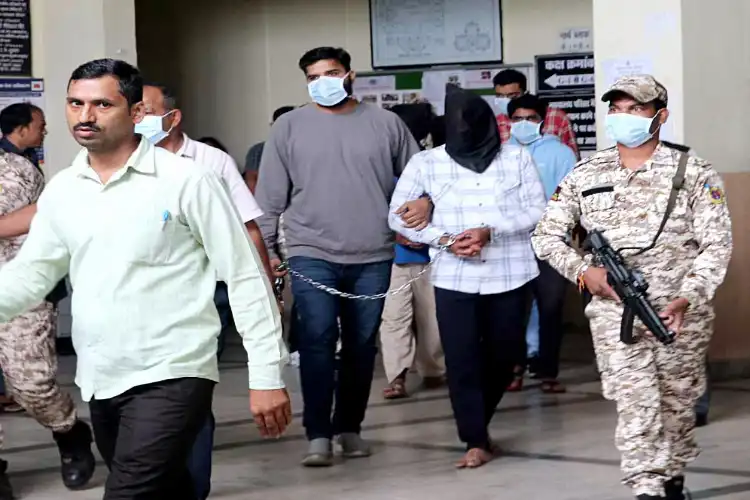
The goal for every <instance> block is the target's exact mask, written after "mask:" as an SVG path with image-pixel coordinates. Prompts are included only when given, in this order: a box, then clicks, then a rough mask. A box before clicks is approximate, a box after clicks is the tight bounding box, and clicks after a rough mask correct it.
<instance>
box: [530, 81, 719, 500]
mask: <svg viewBox="0 0 750 500" xmlns="http://www.w3.org/2000/svg"><path fill="white" fill-rule="evenodd" d="M602 100H603V101H605V102H608V103H609V104H610V107H609V114H608V116H607V132H608V134H609V135H610V137H611V138H612V139H613V140H614V141H615V142H616V143H617V146H616V147H614V148H611V149H606V150H603V151H599V152H598V153H596V154H595V155H593V156H592V157H590V158H588V159H587V160H584V161H582V162H580V163H579V164H578V165H577V167H576V168H575V169H574V170H573V171H572V172H571V173H570V174H569V175H568V176H567V177H566V178H565V180H563V182H562V183H561V184H560V186H559V187H558V189H557V191H556V192H555V194H554V195H553V196H552V199H551V200H550V202H549V204H548V206H547V210H546V213H545V214H544V216H543V218H542V220H541V221H540V222H539V224H538V226H537V228H536V230H535V232H534V234H533V236H532V244H533V246H534V250H535V251H536V254H537V256H538V257H539V258H540V259H542V260H546V261H547V262H549V264H550V265H551V266H552V267H554V268H555V269H557V271H558V272H560V273H561V274H563V275H564V276H566V277H567V278H568V279H570V280H571V281H574V282H578V283H579V285H580V286H581V287H586V288H587V289H588V290H589V291H590V292H591V293H592V294H593V295H594V298H593V300H592V301H591V303H590V304H589V305H588V306H587V308H586V316H587V317H588V319H589V321H590V325H591V333H592V336H593V341H594V348H595V352H596V359H597V364H598V366H599V371H600V373H601V379H602V387H603V392H604V396H605V397H606V398H607V399H610V400H614V401H615V402H616V403H617V412H618V416H619V420H618V425H617V431H616V444H617V447H618V449H619V450H620V453H621V456H622V471H623V474H624V478H623V483H624V484H626V485H627V486H629V487H630V488H632V490H633V492H634V494H635V495H636V496H637V498H638V499H639V500H647V499H656V498H662V497H664V496H666V498H667V499H669V500H684V499H686V498H689V497H688V496H686V494H687V493H686V491H685V490H684V488H683V483H684V477H683V471H684V469H685V466H686V465H687V463H688V462H690V461H692V460H693V459H695V457H696V456H697V455H698V452H699V450H698V448H697V447H696V445H695V443H694V441H693V428H694V426H695V414H694V406H695V403H696V401H697V400H698V398H699V397H700V396H701V394H702V393H703V391H704V387H705V355H706V349H707V347H708V343H709V340H710V338H711V334H712V330H713V319H714V309H713V307H712V304H711V301H712V299H713V297H714V293H715V291H716V288H717V287H718V286H719V285H720V284H721V282H722V281H723V280H724V276H725V274H726V271H727V266H728V264H729V259H730V256H731V253H732V233H731V223H730V218H729V210H728V209H727V203H726V198H725V194H724V187H723V183H722V180H721V177H720V176H719V174H718V173H717V172H716V170H714V168H713V167H712V166H711V165H710V164H709V163H708V162H706V161H704V160H702V159H700V158H697V157H695V156H691V155H686V156H684V157H683V156H682V155H684V154H685V153H683V152H680V151H678V150H676V149H673V148H670V147H668V146H666V145H664V144H663V143H661V142H660V141H659V129H660V127H661V125H662V124H663V123H664V122H665V121H666V120H667V117H668V111H667V91H666V89H665V88H664V87H663V86H662V85H661V84H660V83H659V82H657V81H656V80H655V79H654V78H653V77H652V76H649V75H641V76H631V77H626V78H622V79H620V80H618V81H617V82H615V84H614V85H613V86H612V87H611V88H610V89H609V90H608V91H607V92H606V93H605V94H604V96H603V97H602ZM675 179H676V180H677V181H678V182H677V183H676V187H675V189H674V195H676V197H674V198H673V199H674V203H673V204H670V203H668V201H669V199H670V195H671V194H672V191H673V180H675ZM680 180H681V182H680ZM674 195H673V196H674ZM667 205H673V207H672V209H671V210H669V211H668V210H667ZM662 220H664V221H665V224H664V227H663V231H661V232H660V231H659V228H660V226H661V224H662ZM579 222H580V224H581V225H582V226H583V228H584V229H586V230H588V231H591V230H593V229H598V230H601V231H603V232H604V235H605V236H606V237H607V238H608V239H609V241H610V242H611V244H612V246H613V248H615V249H622V252H621V253H622V255H623V256H624V258H625V261H626V263H627V265H628V266H629V267H631V268H632V269H635V270H638V271H640V272H641V273H643V276H644V278H645V279H646V281H647V282H648V283H649V285H650V288H649V299H650V300H651V303H652V304H653V305H654V307H655V308H656V309H657V310H658V311H660V313H661V315H662V318H663V319H664V322H665V324H666V326H667V327H668V328H669V329H670V330H672V331H674V332H676V333H677V338H676V340H675V342H674V343H673V344H672V345H669V346H665V345H663V344H661V343H659V342H658V341H657V340H656V339H654V338H653V337H652V336H651V335H649V333H648V332H647V331H645V328H644V327H643V325H642V324H641V323H640V321H636V323H635V329H634V332H633V334H634V336H635V337H636V339H637V342H636V343H635V344H632V345H628V344H624V343H622V342H620V324H621V318H622V314H623V307H622V305H621V304H620V303H619V300H618V298H617V295H616V294H615V293H614V291H613V290H612V288H610V286H609V285H608V284H607V278H606V271H605V270H604V269H602V268H600V267H597V266H596V263H594V262H592V258H591V256H590V255H581V254H579V253H577V252H576V251H575V250H574V249H573V248H571V247H569V246H568V245H567V244H566V243H565V236H566V235H567V234H568V231H570V230H571V229H572V228H573V227H574V226H575V225H576V223H579ZM655 237H656V240H655ZM652 245H653V246H652ZM643 249H645V251H644V250H643Z"/></svg>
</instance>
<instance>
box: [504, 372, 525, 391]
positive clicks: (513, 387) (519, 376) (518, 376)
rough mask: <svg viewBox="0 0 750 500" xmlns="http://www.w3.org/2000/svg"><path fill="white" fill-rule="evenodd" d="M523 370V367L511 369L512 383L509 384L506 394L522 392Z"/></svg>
mask: <svg viewBox="0 0 750 500" xmlns="http://www.w3.org/2000/svg"><path fill="white" fill-rule="evenodd" d="M524 372H525V370H524V368H523V366H516V367H515V368H513V382H511V383H510V385H509V386H508V388H507V389H505V390H506V391H507V392H520V391H521V390H523V374H524Z"/></svg>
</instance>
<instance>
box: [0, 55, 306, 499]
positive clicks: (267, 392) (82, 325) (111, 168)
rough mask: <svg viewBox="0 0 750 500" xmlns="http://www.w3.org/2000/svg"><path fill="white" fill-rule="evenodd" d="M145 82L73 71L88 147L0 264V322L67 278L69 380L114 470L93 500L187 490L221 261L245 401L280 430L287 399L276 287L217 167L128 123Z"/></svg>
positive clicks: (189, 493) (188, 495) (134, 76)
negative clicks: (241, 354) (244, 368)
mask: <svg viewBox="0 0 750 500" xmlns="http://www.w3.org/2000/svg"><path fill="white" fill-rule="evenodd" d="M142 99H143V80H142V78H141V75H140V73H139V72H138V70H137V69H136V68H134V67H133V66H131V65H130V64H128V63H126V62H124V61H117V60H113V59H99V60H95V61H91V62H88V63H85V64H83V65H81V66H80V67H78V68H77V69H76V70H75V71H74V72H73V74H72V75H71V78H70V81H69V84H68V96H67V101H66V116H67V119H68V125H69V127H70V130H71V132H72V134H73V136H74V138H75V140H76V141H77V142H78V143H79V144H80V145H81V146H83V150H82V151H81V152H80V153H79V154H78V156H77V157H76V158H75V160H74V161H73V164H72V165H71V167H70V168H68V169H65V170H63V171H62V172H60V173H59V174H57V175H56V176H55V177H54V179H53V180H52V181H51V182H50V183H49V185H48V186H47V188H46V189H45V191H44V192H43V193H42V195H41V197H40V198H39V201H38V206H37V214H36V216H35V217H34V220H33V222H32V224H31V230H30V231H29V235H28V237H27V239H26V242H25V243H24V245H23V247H22V248H21V250H20V252H19V253H18V255H17V256H16V258H15V259H13V260H12V261H10V262H9V263H7V264H6V265H5V266H3V267H2V268H0V321H1V322H7V321H8V320H10V319H11V318H13V317H15V316H17V315H18V314H19V313H22V312H23V311H25V310H27V309H29V308H30V307H32V306H33V305H34V304H38V303H39V302H41V300H42V299H43V298H44V296H45V295H46V294H47V293H48V292H49V291H50V290H51V289H52V287H53V286H54V284H55V283H56V282H57V281H58V280H59V279H60V278H61V277H62V276H64V275H65V274H67V273H70V279H71V283H72V284H73V287H74V289H75V294H74V297H73V304H72V316H73V342H74V344H75V347H76V351H77V353H78V366H77V373H76V383H77V385H78V386H79V387H80V388H81V394H82V397H83V399H84V401H87V402H89V407H90V410H91V421H92V424H93V428H94V438H95V440H96V444H97V447H98V448H99V452H100V453H101V455H102V458H103V459H104V462H105V463H106V464H107V467H108V468H109V470H110V474H109V476H108V477H107V481H106V484H105V492H104V500H134V499H136V498H180V499H185V500H194V499H195V498H196V493H195V489H194V487H193V483H192V481H191V477H190V472H189V471H188V468H187V457H188V454H189V452H190V449H191V446H192V444H193V442H194V441H195V437H196V435H197V434H198V431H199V430H200V428H201V427H202V426H203V425H204V423H205V422H206V419H207V418H208V415H209V412H210V409H211V401H212V397H213V389H214V385H215V383H216V382H217V381H218V368H217V361H216V349H217V337H218V334H219V318H218V315H217V313H216V308H215V307H214V304H213V295H214V289H215V286H216V272H217V271H218V272H219V273H220V275H221V276H222V277H224V279H225V280H226V282H227V285H228V288H229V300H230V303H231V305H232V309H233V311H234V314H235V320H236V323H237V330H238V331H239V332H240V334H241V335H242V337H243V343H244V346H245V349H246V350H247V351H248V352H249V356H248V359H249V363H248V371H249V388H250V391H249V397H250V410H251V412H252V413H253V414H254V416H255V421H256V424H257V425H258V427H259V429H260V431H261V434H262V435H264V436H273V437H276V436H278V435H280V434H281V433H282V432H283V431H284V430H285V429H286V427H287V425H288V424H289V421H290V419H291V408H290V405H289V397H288V395H287V393H286V391H285V390H284V382H283V380H282V379H281V368H282V366H283V365H284V363H285V361H286V350H285V347H284V344H283V340H282V337H281V322H280V319H279V313H278V309H277V308H276V304H275V300H274V298H273V292H272V291H271V287H270V284H269V282H268V279H267V277H266V275H265V273H264V272H263V270H262V264H261V262H260V259H259V257H258V254H257V252H256V251H255V249H254V248H253V247H252V246H251V245H248V244H247V240H248V238H247V233H246V231H245V228H244V226H243V225H242V223H241V222H240V220H239V218H238V217H237V215H236V210H235V208H234V206H233V205H232V202H231V200H230V198H229V196H228V194H227V193H226V190H225V189H224V186H223V185H222V183H221V181H220V180H219V178H218V177H217V176H216V174H214V173H213V172H212V171H210V170H209V169H208V168H206V167H202V166H200V165H198V164H196V163H195V162H192V161H190V160H187V159H184V158H180V157H179V156H176V155H173V154H171V153H168V152H167V151H164V150H163V149H160V148H155V147H154V146H153V145H151V143H150V142H149V141H148V140H147V139H145V138H143V137H140V136H139V135H137V134H136V133H135V124H136V123H138V122H140V121H141V119H142V118H143V115H144V109H143V103H142Z"/></svg>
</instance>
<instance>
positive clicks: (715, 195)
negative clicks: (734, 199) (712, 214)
mask: <svg viewBox="0 0 750 500" xmlns="http://www.w3.org/2000/svg"><path fill="white" fill-rule="evenodd" d="M703 187H704V188H705V189H706V194H707V195H708V198H709V199H710V200H711V203H713V204H714V205H721V204H723V203H724V202H725V201H726V196H725V195H724V190H723V189H721V187H720V186H713V185H711V184H708V183H706V184H704V185H703Z"/></svg>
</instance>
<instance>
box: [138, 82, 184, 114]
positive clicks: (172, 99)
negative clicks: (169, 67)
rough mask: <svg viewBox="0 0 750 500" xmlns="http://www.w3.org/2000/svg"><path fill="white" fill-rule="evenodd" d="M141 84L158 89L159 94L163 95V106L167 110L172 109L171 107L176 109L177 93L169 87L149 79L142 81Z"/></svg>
mask: <svg viewBox="0 0 750 500" xmlns="http://www.w3.org/2000/svg"><path fill="white" fill-rule="evenodd" d="M143 86H144V87H154V88H157V89H159V92H161V95H162V96H164V107H165V108H166V110H167V111H172V110H173V109H177V93H175V91H174V90H172V88H171V87H169V86H168V85H165V84H163V83H159V82H151V81H146V82H143Z"/></svg>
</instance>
